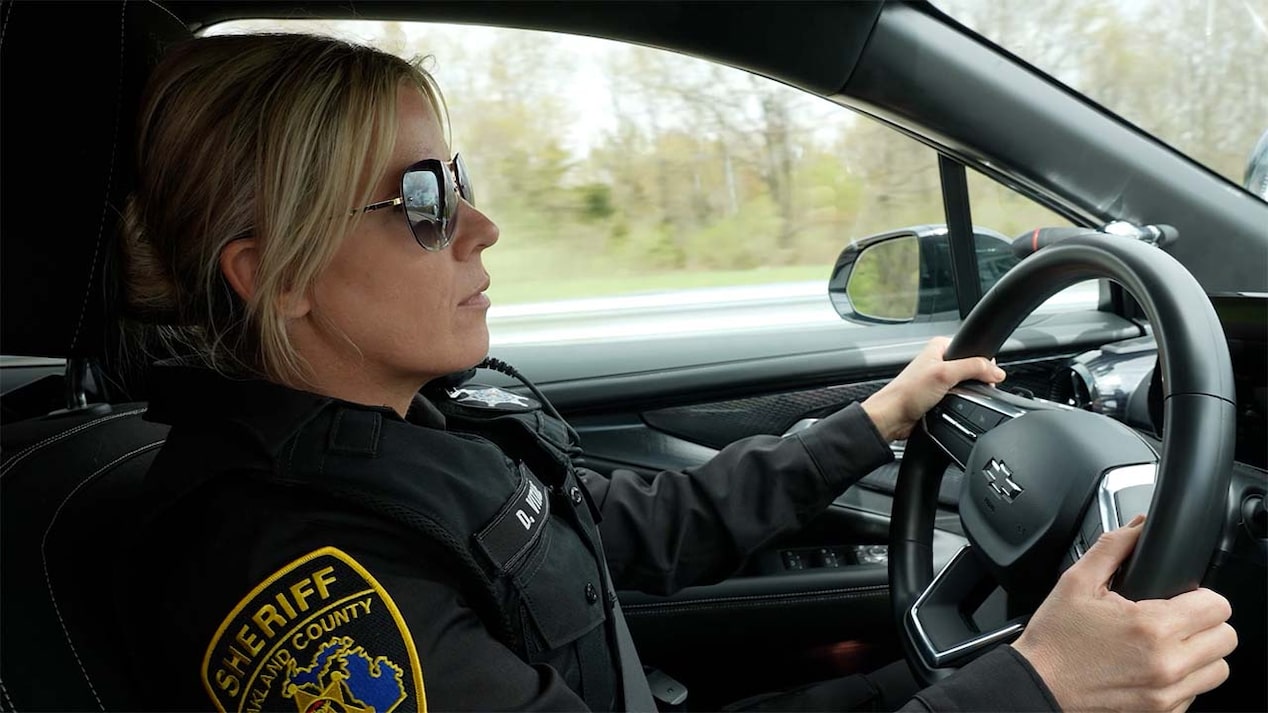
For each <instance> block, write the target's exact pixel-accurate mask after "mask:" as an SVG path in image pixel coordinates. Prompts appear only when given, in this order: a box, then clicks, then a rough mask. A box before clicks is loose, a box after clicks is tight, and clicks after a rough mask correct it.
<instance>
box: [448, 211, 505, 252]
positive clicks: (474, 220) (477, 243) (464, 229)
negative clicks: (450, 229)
mask: <svg viewBox="0 0 1268 713" xmlns="http://www.w3.org/2000/svg"><path fill="white" fill-rule="evenodd" d="M500 234H501V230H499V229H498V226H497V223H494V222H493V221H492V220H490V219H489V216H487V215H485V214H484V213H482V212H480V209H479V208H476V207H475V206H473V205H471V204H470V203H468V202H467V201H465V200H462V201H460V202H459V204H458V230H457V233H456V234H455V235H454V240H453V245H451V246H450V249H451V250H453V251H454V252H455V253H456V255H455V257H457V258H458V259H460V260H465V259H467V258H469V257H472V256H473V255H478V254H480V252H481V251H483V250H484V249H485V248H487V247H490V246H492V245H493V244H494V243H496V242H497V241H498V236H499V235H500Z"/></svg>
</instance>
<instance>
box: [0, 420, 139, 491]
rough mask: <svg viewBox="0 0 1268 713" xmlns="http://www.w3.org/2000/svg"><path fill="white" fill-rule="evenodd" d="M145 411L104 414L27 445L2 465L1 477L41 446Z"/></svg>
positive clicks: (0, 467) (0, 469)
mask: <svg viewBox="0 0 1268 713" xmlns="http://www.w3.org/2000/svg"><path fill="white" fill-rule="evenodd" d="M144 412H145V409H143V408H139V409H133V410H131V411H124V412H122V413H113V414H110V415H109V416H102V417H101V418H98V419H95V420H92V421H88V422H87V423H81V424H79V425H78V426H76V427H74V428H72V429H70V430H68V431H62V432H61V433H56V434H54V435H52V436H49V437H48V438H45V439H44V440H42V441H40V442H39V443H36V444H35V445H32V446H27V447H26V448H24V449H22V450H21V451H19V452H18V454H17V455H15V456H13V457H12V458H10V459H9V460H7V461H5V462H4V465H3V466H0V477H2V476H4V474H5V473H8V472H9V471H10V470H13V467H14V466H16V465H17V464H18V462H19V461H22V460H24V459H26V457H27V456H29V455H31V454H32V453H34V452H35V451H37V450H40V449H41V448H44V447H46V446H50V445H52V444H54V443H56V442H58V441H60V440H63V439H65V438H70V437H71V436H73V435H75V434H77V433H80V432H82V431H85V430H88V429H90V428H93V427H95V426H100V425H101V424H103V423H106V422H107V421H113V420H115V419H118V418H123V417H125V416H135V415H136V414H139V413H144Z"/></svg>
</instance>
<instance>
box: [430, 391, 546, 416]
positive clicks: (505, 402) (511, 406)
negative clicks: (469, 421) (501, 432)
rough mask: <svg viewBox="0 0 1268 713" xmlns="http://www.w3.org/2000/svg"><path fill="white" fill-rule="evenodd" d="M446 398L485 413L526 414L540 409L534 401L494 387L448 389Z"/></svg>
mask: <svg viewBox="0 0 1268 713" xmlns="http://www.w3.org/2000/svg"><path fill="white" fill-rule="evenodd" d="M448 396H449V398H450V399H451V400H452V401H454V402H455V403H458V404H462V405H463V406H467V407H469V408H474V409H478V410H485V411H505V412H510V413H527V412H529V411H536V410H537V409H539V408H541V407H542V405H541V404H540V403H538V402H537V400H536V399H530V398H528V397H527V396H520V395H519V394H516V393H513V392H510V391H507V390H506V389H499V388H497V387H496V386H484V385H481V384H468V385H466V386H461V387H459V388H456V389H450V390H449V393H448Z"/></svg>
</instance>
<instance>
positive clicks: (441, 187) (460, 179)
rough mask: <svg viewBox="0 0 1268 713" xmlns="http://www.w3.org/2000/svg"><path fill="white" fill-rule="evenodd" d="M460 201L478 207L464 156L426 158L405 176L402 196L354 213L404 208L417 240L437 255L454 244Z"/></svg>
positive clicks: (406, 171) (424, 247) (402, 183)
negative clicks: (450, 158) (448, 158)
mask: <svg viewBox="0 0 1268 713" xmlns="http://www.w3.org/2000/svg"><path fill="white" fill-rule="evenodd" d="M459 198H461V199H462V200H465V201H466V202H467V203H470V204H471V205H475V194H473V193H472V192H471V183H470V181H469V179H468V174H467V165H466V164H465V163H463V161H462V156H461V155H459V154H454V157H453V160H452V161H442V160H440V159H438V158H425V159H423V160H422V161H419V162H418V163H416V164H414V165H412V166H410V167H409V168H407V169H405V172H404V173H402V174H401V195H400V196H398V197H396V198H392V199H389V200H385V201H379V202H378V203H371V204H370V205H368V206H365V207H364V208H362V209H361V210H359V211H358V210H354V211H352V212H353V213H369V212H371V211H376V210H382V209H384V208H393V207H396V206H402V207H403V208H404V213H405V222H407V223H409V230H410V232H411V233H413V234H414V240H415V241H416V242H417V243H418V244H419V245H420V246H421V247H422V248H423V249H424V250H430V251H433V252H435V251H439V250H444V249H445V248H447V247H449V243H452V242H453V236H454V230H455V229H456V227H457V225H458V220H457V217H458V199H459Z"/></svg>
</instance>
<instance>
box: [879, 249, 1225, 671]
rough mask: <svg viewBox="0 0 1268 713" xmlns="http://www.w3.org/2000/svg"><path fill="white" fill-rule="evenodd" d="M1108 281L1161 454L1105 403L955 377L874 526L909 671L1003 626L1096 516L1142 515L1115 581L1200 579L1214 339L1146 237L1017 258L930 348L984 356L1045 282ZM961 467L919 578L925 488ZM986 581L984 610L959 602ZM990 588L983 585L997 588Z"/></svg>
mask: <svg viewBox="0 0 1268 713" xmlns="http://www.w3.org/2000/svg"><path fill="white" fill-rule="evenodd" d="M1097 278H1108V279H1110V280H1113V281H1115V282H1117V283H1119V284H1120V285H1122V286H1123V287H1124V288H1126V289H1127V291H1128V292H1130V293H1131V294H1132V296H1133V297H1135V298H1136V300H1137V301H1138V302H1139V303H1140V305H1141V307H1142V308H1143V309H1144V311H1145V313H1146V314H1147V315H1148V317H1149V323H1150V325H1151V326H1152V329H1153V334H1154V337H1155V339H1156V341H1157V343H1158V350H1159V359H1160V364H1161V370H1162V383H1163V394H1164V410H1165V415H1166V417H1165V421H1164V423H1165V426H1164V432H1163V435H1162V441H1163V447H1162V454H1161V457H1159V455H1158V454H1157V453H1156V452H1155V450H1154V448H1153V447H1152V446H1151V445H1150V444H1149V443H1148V442H1147V441H1145V440H1144V439H1142V438H1140V437H1139V436H1138V435H1137V434H1136V433H1135V432H1134V431H1132V430H1131V429H1129V428H1127V427H1126V426H1124V425H1122V424H1120V423H1118V422H1117V421H1114V420H1112V419H1110V418H1108V417H1106V416H1100V415H1097V414H1094V413H1091V412H1088V411H1081V410H1077V409H1072V408H1069V407H1063V406H1058V405H1056V404H1052V403H1051V402H1046V401H1039V400H1034V399H1027V398H1023V397H1019V396H1014V395H1012V394H1008V393H1005V392H1004V391H1003V390H1002V389H995V388H991V387H988V386H985V385H983V384H980V383H975V382H969V383H965V384H961V385H959V386H957V387H956V388H955V389H953V390H952V391H951V393H949V394H948V395H947V397H946V398H944V399H943V400H942V401H941V402H940V403H939V404H938V405H937V406H935V407H934V408H933V409H932V410H930V411H929V413H928V414H926V415H925V417H924V419H923V421H922V422H921V424H920V425H919V426H918V427H917V428H916V429H915V430H914V431H913V433H912V436H911V438H909V439H908V442H907V448H906V452H905V454H904V456H903V461H902V465H901V467H900V470H899V475H898V485H897V490H896V493H895V498H894V509H893V514H892V519H891V522H890V554H889V581H890V591H891V597H892V600H893V605H894V612H895V616H896V619H897V624H898V629H899V632H900V634H901V636H900V638H901V639H902V642H903V648H904V652H905V654H906V656H907V660H908V663H909V664H910V665H911V667H912V670H913V671H914V672H915V673H916V675H917V676H918V677H919V678H920V679H921V680H923V681H924V682H925V683H927V684H928V683H933V682H936V681H938V680H941V679H942V678H945V677H946V676H947V675H949V674H950V673H951V672H953V671H955V670H956V669H957V668H958V667H960V666H962V665H964V664H965V663H967V662H968V661H970V660H972V659H973V658H975V657H976V656H978V655H980V654H982V653H984V652H985V651H987V650H988V649H990V648H993V647H994V646H996V645H998V644H1001V643H1005V642H1007V641H1010V640H1012V638H1014V637H1015V636H1016V635H1017V634H1018V633H1020V632H1021V630H1022V628H1023V627H1024V626H1025V622H1026V620H1027V619H1028V618H1029V614H1030V613H1031V612H1033V611H1034V609H1035V607H1037V606H1038V604H1039V602H1040V601H1042V600H1043V598H1044V597H1045V596H1047V594H1048V592H1049V591H1051V589H1052V586H1053V585H1054V584H1055V583H1056V580H1057V578H1058V576H1059V575H1060V573H1061V571H1062V570H1063V569H1064V568H1066V567H1069V566H1070V565H1071V564H1073V562H1074V561H1075V560H1077V559H1078V558H1079V557H1081V556H1082V555H1083V552H1084V551H1086V549H1087V548H1088V547H1090V546H1091V545H1092V543H1093V542H1095V540H1096V538H1097V537H1098V536H1099V535H1100V534H1101V532H1103V531H1105V530H1110V529H1114V528H1116V527H1119V526H1120V525H1122V524H1125V523H1126V522H1127V521H1128V520H1130V519H1131V517H1132V516H1133V515H1135V514H1136V513H1142V512H1148V514H1149V518H1148V520H1147V521H1146V523H1145V528H1144V531H1143V533H1142V535H1141V539H1140V542H1139V544H1138V545H1137V547H1136V550H1135V552H1134V553H1133V555H1132V557H1131V558H1129V559H1128V560H1127V562H1126V563H1124V565H1123V567H1122V568H1121V570H1120V571H1119V575H1118V577H1117V578H1116V582H1115V587H1114V588H1115V590H1116V591H1117V592H1118V593H1120V594H1121V595H1123V596H1124V597H1127V598H1129V599H1133V600H1139V599H1148V598H1161V597H1170V596H1174V595H1176V594H1179V593H1181V592H1185V591H1189V590H1192V589H1195V588H1196V587H1197V586H1198V585H1199V583H1200V582H1201V580H1202V577H1203V574H1204V573H1205V572H1206V568H1207V565H1208V564H1209V562H1210V559H1211V554H1212V552H1213V551H1214V549H1215V546H1216V543H1217V540H1218V537H1219V534H1220V529H1221V527H1222V525H1223V522H1224V505H1225V499H1226V496H1227V492H1228V486H1229V479H1230V477H1231V472H1232V463H1233V441H1234V436H1235V419H1236V408H1235V403H1236V402H1235V395H1234V386H1233V372H1232V367H1231V366H1230V363H1229V356H1228V346H1227V344H1226V342H1225V338H1224V333H1223V331H1222V329H1221V327H1220V323H1219V320H1218V319H1217V317H1216V315H1215V310H1214V308H1213V307H1212V306H1211V303H1210V300H1208V299H1207V297H1206V294H1205V293H1204V291H1203V290H1202V287H1201V286H1200V285H1199V284H1198V283H1197V281H1196V280H1195V279H1194V278H1193V276H1192V275H1190V274H1189V272H1188V271H1187V270H1186V269H1185V268H1184V267H1183V266H1182V265H1181V264H1180V263H1179V262H1177V261H1176V260H1175V259H1174V258H1173V257H1171V256H1170V255H1168V254H1166V253H1165V252H1163V251H1162V250H1160V249H1158V248H1155V247H1153V246H1150V245H1147V244H1144V243H1141V242H1137V241H1132V240H1128V239H1124V238H1120V237H1112V236H1106V235H1103V234H1099V233H1090V234H1088V235H1082V236H1078V237H1075V238H1070V239H1068V240H1064V241H1062V242H1061V243H1060V244H1057V245H1053V246H1051V247H1048V248H1045V249H1044V250H1041V251H1040V252H1038V253H1036V254H1035V255H1033V256H1031V257H1030V258H1028V259H1026V260H1024V261H1022V262H1021V263H1020V264H1018V265H1017V266H1016V267H1015V268H1013V269H1012V270H1011V271H1009V272H1008V273H1007V274H1006V275H1005V276H1004V277H1003V279H1001V280H1000V281H999V282H998V283H997V284H996V285H995V287H994V288H992V289H991V290H990V292H988V293H987V294H986V295H985V296H984V297H983V298H982V301H981V302H979V303H978V305H977V307H976V308H974V310H973V312H972V313H971V314H969V316H968V317H967V318H966V319H965V320H964V324H963V325H962V326H961V328H960V330H959V332H958V333H957V334H956V335H955V338H954V339H953V340H952V341H951V344H950V346H949V347H948V349H947V352H946V358H948V359H957V358H963V357H969V356H984V357H993V356H995V354H996V353H997V352H998V351H999V349H1000V347H1001V346H1002V345H1003V344H1004V342H1005V340H1006V339H1007V338H1008V337H1009V336H1010V335H1011V334H1012V333H1013V330H1014V329H1016V327H1017V325H1018V324H1020V323H1021V321H1022V320H1023V319H1025V318H1026V317H1027V316H1029V315H1030V313H1031V312H1033V311H1034V309H1035V308H1036V307H1038V306H1039V305H1040V304H1041V303H1043V301H1044V300H1046V299H1047V298H1048V297H1050V296H1052V295H1053V294H1055V293H1057V292H1058V291H1059V290H1062V289H1064V288H1066V287H1069V286H1070V285H1073V284H1075V283H1077V282H1080V281H1083V280H1088V279H1097ZM952 460H954V461H955V462H956V463H957V464H958V465H959V466H961V467H962V468H963V469H964V472H965V481H964V487H963V489H962V491H961V495H960V501H959V511H960V522H961V524H962V525H963V529H964V533H965V535H966V537H967V538H968V541H969V544H968V545H967V546H965V547H964V548H963V549H962V550H961V551H960V552H959V553H958V554H957V555H955V557H953V558H952V560H951V562H950V563H949V564H948V565H947V566H946V567H945V568H944V569H943V570H942V572H940V573H939V574H938V576H937V577H936V578H935V577H934V573H933V549H932V538H933V523H934V516H935V514H936V510H937V495H938V485H939V482H940V481H941V479H942V474H943V472H944V471H945V470H946V468H947V466H948V464H949V463H950V462H951V461H952ZM997 587H998V588H1002V589H1003V590H1004V591H1005V592H1006V593H1007V605H1006V607H999V606H998V605H997V604H989V603H988V604H986V605H985V606H987V607H992V608H994V610H995V611H996V612H999V611H1001V610H1002V611H1003V612H1004V613H1003V618H1005V619H1007V621H1006V622H1005V623H1004V624H1003V625H1002V626H1001V625H999V623H998V619H999V617H998V616H997V617H996V620H995V621H994V622H993V623H991V624H985V623H983V624H978V623H976V620H975V611H977V610H978V609H979V607H982V606H983V605H984V602H985V601H986V600H987V598H988V596H989V595H991V593H992V592H995V591H996V590H997ZM997 597H998V594H996V595H995V596H994V597H991V601H992V602H998V599H997Z"/></svg>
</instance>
